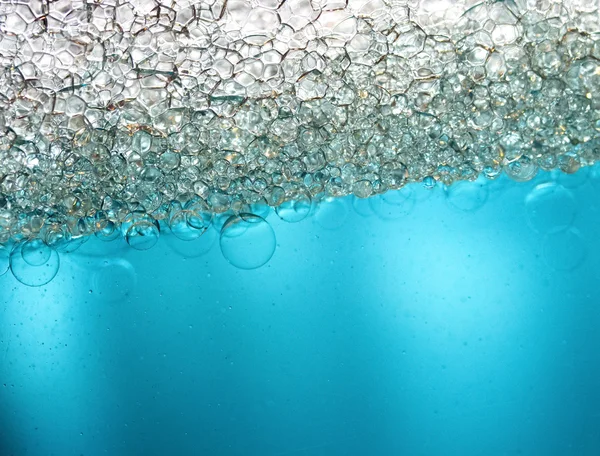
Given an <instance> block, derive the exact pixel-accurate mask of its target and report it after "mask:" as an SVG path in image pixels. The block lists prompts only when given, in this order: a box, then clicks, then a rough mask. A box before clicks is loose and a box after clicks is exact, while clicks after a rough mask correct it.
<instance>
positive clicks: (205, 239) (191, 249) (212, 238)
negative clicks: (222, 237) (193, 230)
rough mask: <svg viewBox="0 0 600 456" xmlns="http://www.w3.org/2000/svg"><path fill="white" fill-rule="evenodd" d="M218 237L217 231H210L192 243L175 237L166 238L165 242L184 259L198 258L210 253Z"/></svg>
mask: <svg viewBox="0 0 600 456" xmlns="http://www.w3.org/2000/svg"><path fill="white" fill-rule="evenodd" d="M218 237H219V233H217V231H216V230H214V229H208V230H206V231H205V232H204V234H203V235H202V236H201V237H199V238H197V239H194V240H193V241H191V242H190V241H184V240H181V239H179V238H177V237H175V236H166V237H165V238H164V240H165V243H166V244H167V245H168V246H169V247H170V248H171V250H173V251H174V252H176V253H178V254H179V255H181V256H182V257H183V258H197V257H199V256H202V255H204V254H206V253H207V252H209V251H210V250H211V249H212V247H213V245H215V242H216V240H217V238H218ZM161 242H162V241H161Z"/></svg>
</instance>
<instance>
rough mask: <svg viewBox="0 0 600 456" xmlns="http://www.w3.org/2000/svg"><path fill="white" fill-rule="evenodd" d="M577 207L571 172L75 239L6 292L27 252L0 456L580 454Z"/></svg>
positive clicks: (591, 333)
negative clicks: (185, 227)
mask: <svg viewBox="0 0 600 456" xmlns="http://www.w3.org/2000/svg"><path fill="white" fill-rule="evenodd" d="M599 189H600V173H599V169H598V168H597V167H596V168H592V169H588V168H584V169H582V170H580V171H579V172H578V173H576V174H574V175H565V174H556V173H553V174H550V173H543V174H539V175H538V176H537V177H536V178H535V179H534V180H533V181H530V182H526V183H515V182H512V181H509V180H508V179H506V178H504V177H501V178H500V179H498V180H495V181H477V182H475V183H459V184H457V185H455V186H453V187H451V188H450V189H448V190H446V189H444V188H442V187H441V185H440V184H438V185H437V186H436V187H435V188H433V189H432V190H426V189H425V188H423V186H422V185H416V186H415V185H413V186H408V187H406V188H405V189H404V190H401V191H397V192H392V193H387V194H385V195H383V196H380V197H377V198H370V199H358V198H355V197H350V198H342V199H336V200H331V201H328V202H323V203H321V204H320V205H319V206H318V207H314V206H313V207H312V208H309V209H310V212H311V213H310V214H304V211H306V212H308V209H306V208H305V207H304V206H300V207H299V208H297V209H294V208H292V211H291V212H288V213H287V215H286V213H284V214H280V215H282V216H283V217H284V218H288V219H291V220H294V219H295V218H296V217H297V218H300V217H299V216H298V213H300V214H301V215H302V214H304V215H307V216H306V218H304V219H303V220H301V221H298V222H297V223H288V222H285V221H283V220H282V219H281V218H280V217H278V216H277V214H276V213H275V212H274V211H272V210H270V211H269V212H267V211H265V212H264V213H263V214H261V215H262V216H263V217H264V218H265V220H266V222H265V223H268V224H266V225H265V224H263V222H262V221H260V223H258V224H253V223H252V220H242V222H243V223H238V224H236V225H235V227H236V231H233V232H232V233H233V234H231V235H230V236H229V237H226V238H225V240H223V238H221V239H219V232H218V230H217V229H216V228H214V227H211V228H209V230H208V231H206V232H205V233H204V234H203V235H202V236H200V237H199V238H198V239H196V240H191V241H183V240H179V239H178V238H176V237H175V236H173V235H170V234H166V233H163V235H162V236H161V238H160V240H159V241H158V242H157V243H156V245H155V246H154V247H152V248H151V249H150V250H147V251H137V250H135V249H132V248H130V247H129V246H128V245H127V243H126V242H125V241H123V240H122V239H117V240H114V241H111V242H103V241H101V240H99V239H97V238H94V237H92V238H91V239H90V240H89V241H88V242H86V243H84V244H83V245H81V246H80V247H79V248H78V249H77V250H76V251H74V252H72V253H66V254H62V253H61V254H60V255H59V257H58V258H59V262H60V266H59V267H58V269H57V274H56V277H54V278H53V279H52V280H51V281H49V282H48V283H47V284H46V285H41V286H37V287H27V286H25V285H23V284H22V283H21V282H19V281H18V280H17V279H16V276H19V274H21V275H20V276H19V277H21V280H25V281H26V282H27V281H29V282H33V284H35V282H36V281H38V283H39V282H40V281H44V280H45V279H44V277H45V276H44V274H48V272H47V271H46V270H45V269H43V268H41V270H40V267H39V266H37V267H36V266H35V264H42V263H43V264H48V262H49V261H50V260H51V259H50V258H47V257H46V256H45V255H46V254H45V253H44V251H43V250H39V249H37V250H36V249H35V248H34V247H35V246H33V247H32V249H31V251H29V250H25V251H23V252H22V255H21V257H22V258H24V259H27V260H28V261H27V264H29V265H30V266H31V264H30V263H32V264H33V267H30V268H26V267H22V268H21V266H23V265H22V262H18V263H15V264H17V266H15V265H13V271H12V272H13V273H14V274H12V273H11V271H9V272H7V273H5V274H4V275H3V276H1V277H0V423H1V425H0V448H1V451H0V454H2V455H18V456H21V455H36V456H37V455H76V454H77V455H79V454H84V455H166V454H177V455H211V456H212V455H215V456H238V455H239V456H241V455H244V456H245V455H261V456H263V455H264V456H283V455H293V456H307V455H319V456H320V455H336V456H337V455H377V456H379V455H381V456H383V455H385V456H387V455H409V456H412V455H425V456H429V455H449V456H454V455H461V456H464V455H491V456H496V455H498V456H499V455H536V456H537V455H544V456H554V455H556V456H566V455H573V456H595V455H597V454H600V389H599V388H598V385H599V381H600V357H599V356H598V348H599V347H600V332H599V331H598V327H599V325H600V306H599V303H600V292H599V291H598V286H597V285H598V279H599V278H600V273H599V272H598V271H599V270H600V242H599V241H598V236H597V233H598V228H597V227H598V224H599V222H600V206H599V205H598V198H597V195H598V190H599ZM288 209H289V208H288ZM261 220H262V219H261ZM220 223H225V221H222V222H217V224H216V225H217V226H218V225H219V224H220ZM256 228H258V229H256ZM244 246H248V249H244ZM30 247H31V246H30ZM22 248H25V247H22ZM271 254H272V256H271ZM265 259H266V260H265ZM19 261H20V260H19ZM263 261H266V264H264V265H263V266H262V267H258V268H257V269H241V268H243V267H248V266H250V267H255V266H256V265H257V263H260V262H263ZM19 265H21V266H19ZM236 266H237V267H236ZM15 269H16V271H15ZM46 269H52V267H46ZM40 277H41V278H40ZM46 278H47V277H46Z"/></svg>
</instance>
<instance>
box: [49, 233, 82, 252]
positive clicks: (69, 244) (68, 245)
mask: <svg viewBox="0 0 600 456" xmlns="http://www.w3.org/2000/svg"><path fill="white" fill-rule="evenodd" d="M87 241H88V237H87V236H78V237H70V238H68V240H67V238H63V239H62V240H61V242H60V243H57V244H55V245H57V247H54V248H55V249H56V251H57V252H60V253H73V252H75V251H76V250H78V249H79V247H81V246H82V245H83V244H85V243H86V242H87Z"/></svg>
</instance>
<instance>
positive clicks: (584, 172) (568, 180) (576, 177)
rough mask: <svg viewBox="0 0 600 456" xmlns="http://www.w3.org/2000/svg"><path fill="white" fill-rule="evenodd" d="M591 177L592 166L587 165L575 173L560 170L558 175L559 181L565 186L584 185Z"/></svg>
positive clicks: (576, 186) (575, 186)
mask: <svg viewBox="0 0 600 456" xmlns="http://www.w3.org/2000/svg"><path fill="white" fill-rule="evenodd" d="M589 178H590V167H589V166H586V167H583V168H581V169H579V171H577V172H576V173H573V174H567V173H564V172H559V173H558V176H557V181H558V183H559V184H561V185H562V186H563V187H565V188H578V187H581V186H582V185H584V184H585V183H586V182H587V181H588V179H589Z"/></svg>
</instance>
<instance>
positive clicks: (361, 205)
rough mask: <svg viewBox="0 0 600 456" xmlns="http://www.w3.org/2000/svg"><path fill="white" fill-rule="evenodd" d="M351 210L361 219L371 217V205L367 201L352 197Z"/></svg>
mask: <svg viewBox="0 0 600 456" xmlns="http://www.w3.org/2000/svg"><path fill="white" fill-rule="evenodd" d="M352 208H353V209H354V211H355V212H356V213H357V214H358V215H360V216H361V217H369V216H371V215H373V210H372V209H371V203H370V202H369V200H368V199H365V198H358V197H356V196H354V195H353V196H352Z"/></svg>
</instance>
